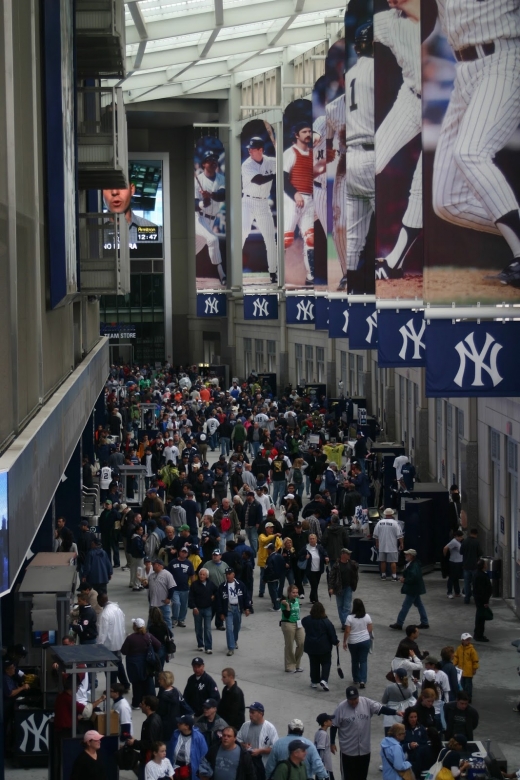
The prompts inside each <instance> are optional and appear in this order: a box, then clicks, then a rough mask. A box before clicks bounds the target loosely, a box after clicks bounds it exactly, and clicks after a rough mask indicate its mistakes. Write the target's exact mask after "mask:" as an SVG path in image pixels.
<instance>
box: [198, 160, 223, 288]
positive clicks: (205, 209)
mask: <svg viewBox="0 0 520 780" xmlns="http://www.w3.org/2000/svg"><path fill="white" fill-rule="evenodd" d="M225 188H226V180H225V178H224V176H223V175H222V174H221V173H217V174H216V175H215V178H214V179H209V178H208V177H207V176H206V175H205V174H204V173H203V172H202V171H198V172H197V175H196V176H195V200H198V201H199V209H200V212H195V252H196V254H198V253H199V252H201V251H202V250H203V249H204V247H205V246H206V245H207V247H208V252H209V257H210V260H211V262H212V263H213V265H218V266H220V267H221V263H222V258H221V256H220V247H219V244H218V236H217V235H216V234H215V233H214V232H213V227H214V225H215V218H216V216H217V214H218V213H219V211H220V207H221V205H222V204H221V203H220V202H217V201H215V200H212V201H210V203H209V205H208V206H205V205H204V203H203V197H202V190H206V191H207V192H217V191H218V190H225ZM219 274H220V268H219Z"/></svg>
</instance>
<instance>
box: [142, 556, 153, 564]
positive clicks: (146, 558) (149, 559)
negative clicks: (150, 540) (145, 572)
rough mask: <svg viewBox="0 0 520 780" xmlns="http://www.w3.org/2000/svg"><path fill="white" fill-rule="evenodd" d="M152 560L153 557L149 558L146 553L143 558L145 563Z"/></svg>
mask: <svg viewBox="0 0 520 780" xmlns="http://www.w3.org/2000/svg"><path fill="white" fill-rule="evenodd" d="M151 562H152V559H151V558H149V557H148V556H147V555H145V557H144V558H143V563H151Z"/></svg>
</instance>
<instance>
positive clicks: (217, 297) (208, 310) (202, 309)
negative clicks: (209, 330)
mask: <svg viewBox="0 0 520 780" xmlns="http://www.w3.org/2000/svg"><path fill="white" fill-rule="evenodd" d="M226 315H227V296H226V295H225V294H224V293H209V294H208V295H205V294H204V293H197V317H225V316H226Z"/></svg>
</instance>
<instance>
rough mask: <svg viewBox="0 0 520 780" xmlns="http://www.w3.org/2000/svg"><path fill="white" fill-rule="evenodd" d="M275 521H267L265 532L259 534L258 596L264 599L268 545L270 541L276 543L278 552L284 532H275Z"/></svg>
mask: <svg viewBox="0 0 520 780" xmlns="http://www.w3.org/2000/svg"><path fill="white" fill-rule="evenodd" d="M273 529H274V525H273V523H266V524H265V530H264V532H263V534H259V535H258V561H257V563H258V566H259V568H260V585H259V588H258V597H259V598H261V599H263V597H264V593H265V582H264V569H265V562H266V561H267V545H268V544H269V543H270V542H273V543H274V550H273V552H276V551H277V550H279V549H280V547H281V546H282V538H281V537H282V534H273Z"/></svg>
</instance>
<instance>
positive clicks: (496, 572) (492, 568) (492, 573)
mask: <svg viewBox="0 0 520 780" xmlns="http://www.w3.org/2000/svg"><path fill="white" fill-rule="evenodd" d="M484 560H485V561H486V567H487V575H488V577H489V579H490V580H491V584H492V586H493V596H500V578H501V576H502V560H501V559H500V558H488V557H486V558H484Z"/></svg>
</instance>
